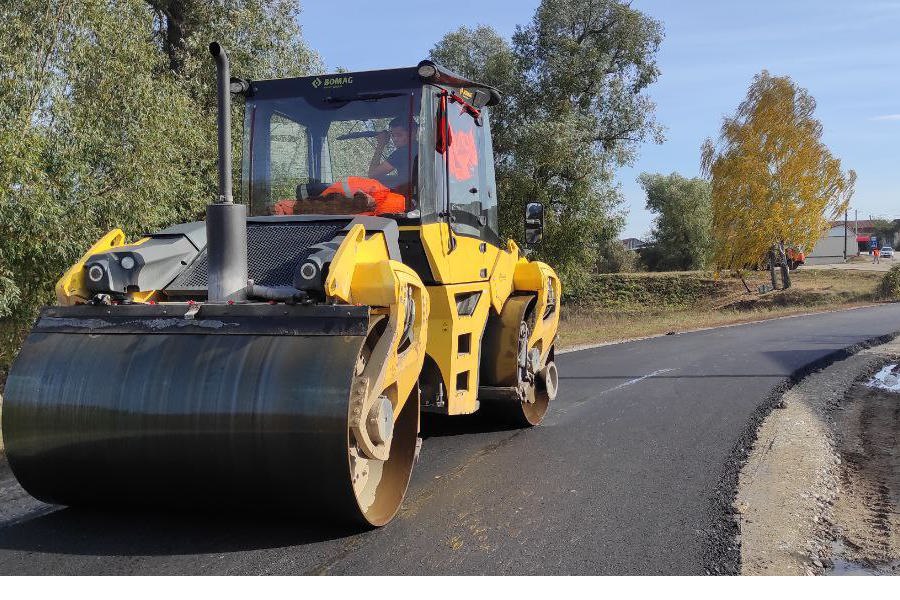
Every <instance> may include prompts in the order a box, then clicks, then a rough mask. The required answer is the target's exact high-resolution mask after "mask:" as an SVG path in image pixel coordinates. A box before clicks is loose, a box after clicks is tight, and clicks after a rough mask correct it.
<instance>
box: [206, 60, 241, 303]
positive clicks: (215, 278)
mask: <svg viewBox="0 0 900 600" xmlns="http://www.w3.org/2000/svg"><path fill="white" fill-rule="evenodd" d="M209 52H210V54H212V56H213V59H215V61H216V75H217V77H216V79H217V86H216V87H217V91H218V112H219V114H218V130H219V199H218V201H217V202H216V203H214V204H210V205H209V206H207V207H206V240H207V242H206V256H207V265H208V269H209V273H208V277H207V280H208V282H209V283H208V286H209V287H208V296H207V300H208V301H209V302H217V303H224V302H229V301H233V302H243V301H245V300H246V299H247V207H246V206H244V205H243V204H235V203H234V198H233V197H232V192H231V187H232V186H231V89H230V87H231V74H230V71H229V66H228V54H226V53H225V48H223V47H222V46H220V45H219V44H218V42H213V43H211V44H210V45H209Z"/></svg>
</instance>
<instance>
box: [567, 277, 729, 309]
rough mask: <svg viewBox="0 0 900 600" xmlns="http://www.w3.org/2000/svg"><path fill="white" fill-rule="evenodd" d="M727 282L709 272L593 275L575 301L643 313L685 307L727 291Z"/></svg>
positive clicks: (593, 306) (593, 305)
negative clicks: (651, 310) (655, 309)
mask: <svg viewBox="0 0 900 600" xmlns="http://www.w3.org/2000/svg"><path fill="white" fill-rule="evenodd" d="M728 289H729V284H728V282H726V281H723V280H721V279H714V278H713V277H712V275H711V274H709V273H696V272H695V273H659V274H656V273H652V274H651V273H610V274H603V275H594V276H593V277H592V278H591V279H590V282H589V284H588V285H587V286H586V288H585V289H584V290H581V291H580V293H579V295H578V296H577V297H576V298H572V300H574V301H575V303H576V304H580V305H583V306H590V307H592V308H597V309H601V310H625V311H637V312H645V311H647V310H649V309H653V308H688V307H690V306H694V305H696V304H698V303H700V302H702V301H704V300H707V299H709V298H715V297H719V296H721V295H723V294H725V293H727V291H728Z"/></svg>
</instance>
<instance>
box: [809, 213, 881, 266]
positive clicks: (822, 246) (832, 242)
mask: <svg viewBox="0 0 900 600" xmlns="http://www.w3.org/2000/svg"><path fill="white" fill-rule="evenodd" d="M846 226H847V229H846V240H845V239H844V235H845V230H844V221H832V222H831V224H830V227H829V228H828V231H827V232H826V233H825V235H823V236H822V237H821V238H819V241H818V242H816V245H815V246H814V247H813V249H812V251H810V252H808V253H807V255H806V264H809V265H822V264H830V263H841V262H844V252H845V248H846V256H847V257H848V258H849V257H850V256H854V255H856V254H858V253H860V252H862V253H868V252H869V239H870V238H871V236H872V235H873V233H874V232H875V227H874V226H875V223H874V222H873V221H870V220H868V219H860V220H859V221H854V220H848V221H847V223H846ZM894 237H895V238H896V237H897V236H896V235H895V236H894ZM878 243H879V245H896V243H897V240H896V239H892V240H878Z"/></svg>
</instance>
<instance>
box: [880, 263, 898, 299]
mask: <svg viewBox="0 0 900 600" xmlns="http://www.w3.org/2000/svg"><path fill="white" fill-rule="evenodd" d="M879 293H880V296H881V297H882V298H884V299H885V300H900V265H894V266H893V267H891V268H890V269H889V270H888V272H887V273H885V274H884V277H883V278H882V280H881V287H880V289H879Z"/></svg>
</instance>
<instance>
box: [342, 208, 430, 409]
mask: <svg viewBox="0 0 900 600" xmlns="http://www.w3.org/2000/svg"><path fill="white" fill-rule="evenodd" d="M325 293H326V295H327V296H328V297H329V298H330V299H331V300H333V301H338V302H343V303H346V304H358V305H366V306H370V307H372V312H373V313H375V314H379V313H380V314H384V315H385V316H387V317H388V324H389V327H392V328H393V331H386V332H385V334H384V338H386V339H389V340H390V348H386V349H385V350H386V352H384V362H383V367H382V369H381V371H380V373H379V374H378V375H377V377H375V378H374V381H370V385H371V389H370V390H369V391H368V394H369V395H371V394H376V395H378V394H382V393H384V394H385V395H387V396H388V397H389V398H390V399H391V403H392V404H393V406H394V418H395V420H396V418H397V417H398V416H399V414H400V411H401V410H402V408H403V406H404V404H405V403H406V400H407V398H408V397H409V395H410V392H412V390H413V387H414V386H415V385H416V383H417V381H418V378H419V373H420V372H421V370H422V365H423V363H424V361H425V346H426V342H427V339H428V337H427V336H428V315H429V311H430V305H429V297H428V292H427V290H426V289H425V284H423V283H422V280H421V279H420V278H419V276H418V275H417V274H416V272H415V271H413V270H412V269H411V268H409V267H408V266H406V265H404V264H403V263H401V262H398V261H394V260H390V258H389V257H388V254H387V246H386V245H385V242H384V239H383V236H380V235H374V236H372V237H371V238H370V239H368V240H367V239H366V231H365V227H364V226H363V225H361V224H357V225H354V226H353V227H352V228H351V229H350V231H349V232H348V233H347V235H346V236H345V237H344V240H343V241H342V242H341V245H340V246H339V247H338V249H337V251H336V252H335V254H334V258H333V259H332V261H331V266H330V267H329V270H328V276H327V277H326V278H325ZM410 303H411V304H412V306H410ZM410 313H411V314H412V316H413V319H412V327H411V335H410V341H409V343H408V345H404V346H403V347H402V348H401V347H400V345H401V344H405V342H406V340H405V338H404V336H403V332H404V330H405V329H406V324H407V314H410ZM373 356H374V353H373Z"/></svg>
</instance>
